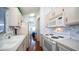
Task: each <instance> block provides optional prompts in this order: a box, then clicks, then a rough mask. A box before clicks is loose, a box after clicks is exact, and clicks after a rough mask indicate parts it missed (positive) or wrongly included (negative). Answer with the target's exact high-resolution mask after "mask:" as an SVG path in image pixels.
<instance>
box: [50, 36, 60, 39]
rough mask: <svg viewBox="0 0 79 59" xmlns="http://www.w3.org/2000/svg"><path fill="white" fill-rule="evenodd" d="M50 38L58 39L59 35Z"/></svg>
mask: <svg viewBox="0 0 79 59" xmlns="http://www.w3.org/2000/svg"><path fill="white" fill-rule="evenodd" d="M51 38H54V39H58V38H59V37H55V36H52V37H51Z"/></svg>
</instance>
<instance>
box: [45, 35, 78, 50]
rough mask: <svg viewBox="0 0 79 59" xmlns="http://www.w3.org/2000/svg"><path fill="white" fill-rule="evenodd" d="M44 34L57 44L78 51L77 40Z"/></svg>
mask: <svg viewBox="0 0 79 59" xmlns="http://www.w3.org/2000/svg"><path fill="white" fill-rule="evenodd" d="M44 36H45V37H47V38H49V39H50V40H51V41H55V42H57V43H58V44H61V45H63V46H65V47H68V48H69V49H71V50H76V51H79V40H73V39H66V38H60V39H53V38H51V37H50V36H46V35H44Z"/></svg>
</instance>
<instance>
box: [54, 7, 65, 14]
mask: <svg viewBox="0 0 79 59" xmlns="http://www.w3.org/2000/svg"><path fill="white" fill-rule="evenodd" d="M54 10H55V16H58V15H60V14H61V13H63V11H64V8H63V7H55V8H54Z"/></svg>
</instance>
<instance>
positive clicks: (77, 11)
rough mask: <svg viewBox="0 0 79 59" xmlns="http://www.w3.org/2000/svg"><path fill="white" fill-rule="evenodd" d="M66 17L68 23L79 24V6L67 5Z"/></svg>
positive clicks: (65, 9)
mask: <svg viewBox="0 0 79 59" xmlns="http://www.w3.org/2000/svg"><path fill="white" fill-rule="evenodd" d="M64 17H65V19H64V20H65V24H66V25H75V24H79V8H78V7H65V8H64Z"/></svg>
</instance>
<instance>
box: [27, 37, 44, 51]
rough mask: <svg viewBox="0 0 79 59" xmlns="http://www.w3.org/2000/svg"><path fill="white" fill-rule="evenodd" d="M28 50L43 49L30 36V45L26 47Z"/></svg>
mask: <svg viewBox="0 0 79 59" xmlns="http://www.w3.org/2000/svg"><path fill="white" fill-rule="evenodd" d="M28 51H43V50H42V48H41V47H40V42H39V41H35V40H34V39H33V38H32V37H31V39H30V47H29V48H28Z"/></svg>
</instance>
